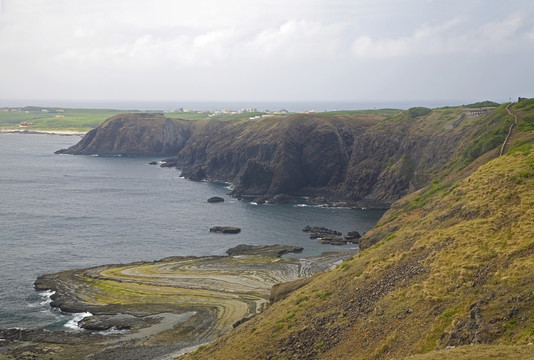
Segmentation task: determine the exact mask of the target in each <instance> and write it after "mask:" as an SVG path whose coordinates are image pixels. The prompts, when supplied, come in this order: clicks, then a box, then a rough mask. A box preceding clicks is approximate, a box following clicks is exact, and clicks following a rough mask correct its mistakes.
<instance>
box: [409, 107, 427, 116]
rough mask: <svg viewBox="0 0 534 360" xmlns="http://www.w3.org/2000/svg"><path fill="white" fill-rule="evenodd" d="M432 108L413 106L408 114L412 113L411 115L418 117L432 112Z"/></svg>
mask: <svg viewBox="0 0 534 360" xmlns="http://www.w3.org/2000/svg"><path fill="white" fill-rule="evenodd" d="M431 111H432V109H429V108H426V107H413V108H410V109H408V114H410V117H412V118H416V117H419V116H424V115H428V114H430V112H431Z"/></svg>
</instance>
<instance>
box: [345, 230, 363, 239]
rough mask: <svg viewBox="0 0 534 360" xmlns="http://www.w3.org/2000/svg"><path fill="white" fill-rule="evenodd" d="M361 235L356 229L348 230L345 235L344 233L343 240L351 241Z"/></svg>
mask: <svg viewBox="0 0 534 360" xmlns="http://www.w3.org/2000/svg"><path fill="white" fill-rule="evenodd" d="M361 237H362V236H361V235H360V233H359V232H357V231H349V232H348V233H347V235H345V240H348V241H353V240H356V239H359V238H361Z"/></svg>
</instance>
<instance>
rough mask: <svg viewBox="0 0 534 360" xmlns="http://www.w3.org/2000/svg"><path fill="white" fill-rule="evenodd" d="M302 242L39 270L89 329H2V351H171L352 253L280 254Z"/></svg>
mask: <svg viewBox="0 0 534 360" xmlns="http://www.w3.org/2000/svg"><path fill="white" fill-rule="evenodd" d="M299 250H301V249H299V248H295V247H291V246H282V245H273V246H251V245H239V246H237V247H235V248H232V249H229V250H228V254H229V256H205V257H179V256H178V257H168V258H165V259H161V260H158V261H153V262H136V263H131V264H114V265H104V266H97V267H93V268H88V269H77V270H69V271H63V272H59V273H55V274H46V275H42V276H40V277H39V278H38V279H37V280H36V281H35V288H36V289H37V290H51V291H54V294H53V295H52V302H51V306H52V307H55V308H58V309H60V310H61V311H63V312H66V313H90V316H89V314H87V315H88V316H86V317H84V319H83V320H81V321H80V322H79V323H78V325H79V326H80V328H82V329H85V330H81V331H78V332H63V331H53V332H50V331H46V330H20V329H9V330H0V359H2V358H13V357H14V358H20V357H21V356H23V354H25V355H24V356H31V358H35V359H50V358H75V357H76V356H78V357H83V356H89V355H90V356H91V358H92V359H165V358H173V357H174V356H178V355H179V354H181V353H183V352H184V351H192V350H194V349H195V348H196V347H198V346H200V345H202V344H205V343H207V342H210V341H212V340H214V339H215V338H217V337H218V336H220V335H222V334H224V333H226V332H228V331H230V330H231V329H232V328H234V327H236V326H239V324H241V323H242V322H244V321H245V320H246V319H249V318H250V317H253V316H254V315H255V314H257V313H259V312H261V311H263V310H264V309H265V308H266V307H268V306H269V304H270V300H272V299H275V298H276V299H279V298H280V296H282V295H281V294H283V295H284V294H285V293H289V292H290V291H293V290H294V289H296V288H298V287H300V286H303V285H305V284H306V283H307V281H308V279H309V278H310V277H311V276H312V275H314V274H316V273H319V272H323V271H326V270H329V269H331V268H333V267H335V266H337V265H339V264H340V263H341V262H342V261H343V260H346V259H348V258H350V257H351V256H352V254H349V253H328V254H323V255H321V256H317V257H312V258H302V259H298V258H282V257H280V256H281V255H282V254H285V253H288V252H298V251H299ZM295 281H297V283H295V284H293V283H294V282H295ZM280 284H282V285H283V284H288V285H285V286H282V288H280ZM275 285H277V287H276V294H275V295H273V294H272V289H273V286H275ZM104 332H107V333H108V335H103V334H104ZM184 349H186V350H184ZM75 354H76V355H75ZM81 355H83V356H81Z"/></svg>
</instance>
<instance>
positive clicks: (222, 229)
mask: <svg viewBox="0 0 534 360" xmlns="http://www.w3.org/2000/svg"><path fill="white" fill-rule="evenodd" d="M210 232H216V233H222V234H239V233H240V232H241V229H240V228H238V227H234V226H214V227H212V228H211V229H210Z"/></svg>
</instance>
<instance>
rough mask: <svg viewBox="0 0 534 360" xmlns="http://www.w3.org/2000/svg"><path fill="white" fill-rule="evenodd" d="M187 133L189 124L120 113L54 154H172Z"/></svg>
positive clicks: (158, 116)
mask: <svg viewBox="0 0 534 360" xmlns="http://www.w3.org/2000/svg"><path fill="white" fill-rule="evenodd" d="M190 134H191V124H190V123H189V122H187V121H180V120H173V119H169V118H166V117H164V116H163V115H161V114H142V113H141V114H120V115H116V116H113V117H111V118H109V119H108V120H106V121H105V122H104V123H103V124H102V125H100V126H98V127H97V128H95V129H93V130H91V131H89V132H88V133H87V134H86V135H85V136H84V137H83V138H82V140H80V142H79V143H77V144H76V145H74V146H71V147H70V148H68V149H62V150H58V151H57V152H56V153H58V154H75V155H93V154H97V155H102V156H117V155H124V156H139V155H176V154H177V153H178V152H179V151H180V150H181V149H182V148H183V147H184V145H185V142H186V141H187V139H189V136H190Z"/></svg>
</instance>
